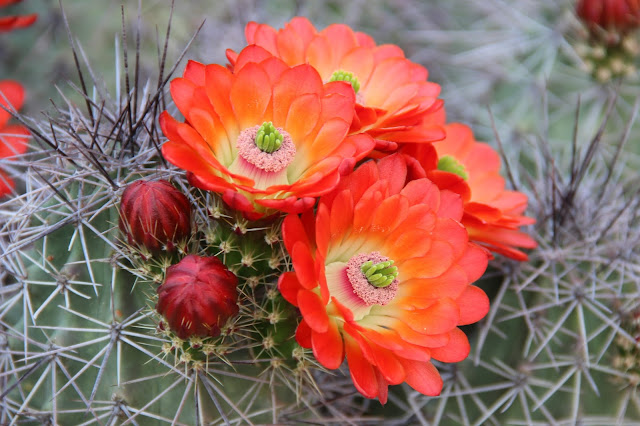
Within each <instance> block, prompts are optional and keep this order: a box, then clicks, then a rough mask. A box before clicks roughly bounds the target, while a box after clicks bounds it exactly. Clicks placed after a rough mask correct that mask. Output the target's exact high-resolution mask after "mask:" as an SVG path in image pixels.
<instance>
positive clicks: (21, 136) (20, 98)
mask: <svg viewBox="0 0 640 426" xmlns="http://www.w3.org/2000/svg"><path fill="white" fill-rule="evenodd" d="M23 103H24V88H23V87H22V85H21V84H20V83H18V82H16V81H12V80H2V81H0V159H2V158H7V159H10V160H11V159H14V158H15V157H16V156H17V155H20V154H24V152H25V151H26V150H27V141H28V139H29V136H30V133H29V130H27V128H26V127H25V126H22V125H16V124H8V123H9V119H10V118H11V114H10V113H9V112H8V111H6V110H5V109H3V108H6V109H7V110H18V109H20V108H22V104H23ZM14 186H15V184H14V182H13V180H12V179H11V178H10V177H9V176H8V175H7V174H6V173H5V172H3V171H2V170H0V197H2V196H4V195H7V194H9V193H11V191H12V190H13V188H14Z"/></svg>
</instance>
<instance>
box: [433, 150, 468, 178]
mask: <svg viewBox="0 0 640 426" xmlns="http://www.w3.org/2000/svg"><path fill="white" fill-rule="evenodd" d="M438 170H442V171H443V172H449V173H454V174H456V175H458V176H460V177H461V178H462V179H464V180H467V179H469V175H468V174H467V170H466V169H465V167H464V166H463V165H462V164H461V163H460V162H459V161H458V160H456V159H455V158H453V157H452V156H451V155H445V156H443V157H440V159H439V160H438Z"/></svg>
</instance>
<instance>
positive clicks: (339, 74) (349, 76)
mask: <svg viewBox="0 0 640 426" xmlns="http://www.w3.org/2000/svg"><path fill="white" fill-rule="evenodd" d="M329 81H346V82H347V83H351V86H352V87H353V91H354V92H356V93H358V90H360V82H359V81H358V77H356V76H355V75H353V73H351V72H349V71H345V70H338V71H335V72H334V73H333V74H332V75H331V78H330V79H329Z"/></svg>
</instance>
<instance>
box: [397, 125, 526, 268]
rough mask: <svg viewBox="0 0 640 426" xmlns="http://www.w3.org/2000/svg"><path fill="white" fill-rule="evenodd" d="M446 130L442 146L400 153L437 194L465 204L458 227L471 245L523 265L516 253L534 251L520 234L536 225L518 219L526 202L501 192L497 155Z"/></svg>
mask: <svg viewBox="0 0 640 426" xmlns="http://www.w3.org/2000/svg"><path fill="white" fill-rule="evenodd" d="M442 119H443V121H444V116H443V117H442ZM445 128H446V132H447V137H446V138H445V140H443V141H440V142H437V143H435V144H433V145H429V146H426V145H425V146H422V145H412V146H405V147H404V150H403V152H405V153H406V154H408V155H410V156H412V157H413V158H415V159H416V160H417V161H418V162H419V163H420V165H421V166H422V167H423V168H424V170H425V171H426V176H427V177H428V178H429V179H430V180H431V181H432V182H434V183H435V184H436V185H438V187H439V188H440V189H448V190H451V191H455V192H457V193H458V194H460V196H461V197H462V199H463V201H464V215H463V217H462V224H463V225H464V226H465V227H466V228H467V232H468V233H469V238H470V239H471V240H472V241H474V242H476V243H478V244H481V245H483V246H485V247H487V248H488V249H490V250H492V251H494V252H497V253H500V254H502V255H504V256H508V257H510V258H513V259H516V260H527V259H528V257H527V255H526V253H524V252H522V251H521V250H518V247H519V248H527V249H531V248H535V247H536V246H537V244H536V242H535V240H533V239H532V238H531V237H530V236H529V235H527V234H525V233H524V232H522V231H520V230H519V228H520V227H521V226H525V225H530V224H533V223H535V219H533V218H529V217H526V216H524V215H523V213H524V211H525V209H526V208H527V201H528V200H527V196H526V195H525V194H523V193H521V192H518V191H507V190H505V180H504V178H502V176H500V157H499V155H498V153H497V152H496V151H495V150H494V149H493V148H491V146H489V145H488V144H486V143H481V142H477V141H476V140H475V139H474V137H473V133H472V131H471V129H470V128H469V127H468V126H465V125H463V124H459V123H453V124H448V125H447V126H446V127H445Z"/></svg>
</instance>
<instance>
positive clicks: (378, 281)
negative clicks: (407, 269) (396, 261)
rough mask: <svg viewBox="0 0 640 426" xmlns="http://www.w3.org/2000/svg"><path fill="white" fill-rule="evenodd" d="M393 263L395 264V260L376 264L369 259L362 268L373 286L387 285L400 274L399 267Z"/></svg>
mask: <svg viewBox="0 0 640 426" xmlns="http://www.w3.org/2000/svg"><path fill="white" fill-rule="evenodd" d="M391 265H393V260H387V261H386V262H378V263H375V264H374V263H373V261H372V260H367V261H366V262H364V263H363V264H362V265H361V266H360V270H361V271H362V273H363V274H364V276H365V277H366V278H367V281H369V284H371V285H372V286H374V287H386V286H388V285H389V284H391V283H392V282H393V280H395V279H396V277H397V276H398V268H397V267H396V266H391Z"/></svg>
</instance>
